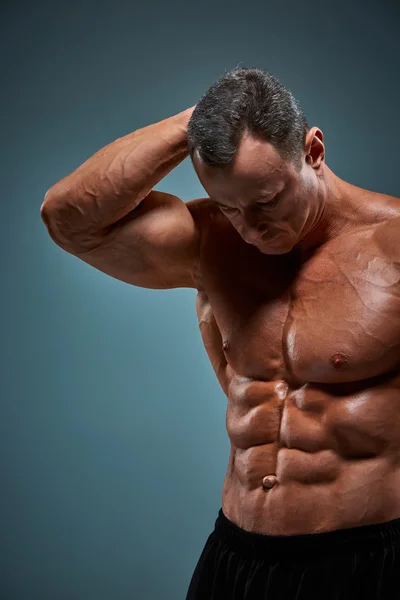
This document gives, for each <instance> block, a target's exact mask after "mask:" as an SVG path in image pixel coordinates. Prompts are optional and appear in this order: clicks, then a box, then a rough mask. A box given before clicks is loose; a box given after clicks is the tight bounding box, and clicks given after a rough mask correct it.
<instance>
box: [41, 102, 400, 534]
mask: <svg viewBox="0 0 400 600" xmlns="http://www.w3.org/2000/svg"><path fill="white" fill-rule="evenodd" d="M191 112H192V109H188V110H187V111H184V112H183V113H180V114H179V115H177V116H176V117H173V118H170V119H166V120H165V121H162V122H160V123H157V124H154V125H151V126H149V127H146V128H144V129H142V130H139V131H138V132H134V133H133V134H130V135H128V136H124V137H123V138H119V139H118V140H116V141H115V142H114V143H112V144H110V145H109V146H107V147H105V148H104V149H102V150H100V151H99V152H97V153H96V154H95V155H94V156H93V157H92V158H91V159H89V160H88V161H86V162H85V163H83V165H81V166H80V167H79V168H78V169H77V170H76V172H75V173H73V174H72V175H71V176H69V177H67V178H65V179H64V180H62V181H61V182H60V183H58V184H57V186H56V188H55V189H54V190H53V191H52V193H51V194H50V195H49V197H48V198H47V199H46V203H45V206H43V207H42V209H41V211H42V216H43V220H44V221H45V223H46V226H47V227H48V230H49V233H50V235H51V237H52V238H53V239H54V241H56V243H58V245H60V246H61V247H62V248H64V249H65V250H67V251H68V252H71V253H73V254H75V255H76V256H78V257H80V258H81V259H82V260H85V261H86V262H87V263H88V264H91V265H93V266H94V267H96V268H98V269H100V270H102V271H104V272H105V273H108V274H110V275H112V276H113V277H116V278H117V279H120V280H122V281H126V282H128V283H131V284H133V285H139V286H143V287H150V288H155V289H159V288H161V289H168V288H171V287H192V288H195V289H197V290H198V294H197V300H196V307H197V314H198V320H199V328H200V332H201V335H202V338H203V341H204V346H205V349H206V351H207V353H208V356H209V358H210V361H211V364H212V366H213V368H214V371H215V373H216V376H217V378H218V380H219V382H220V384H221V387H222V389H223V391H224V393H225V394H226V396H227V399H228V404H227V411H226V427H227V432H228V436H229V439H230V444H231V451H230V457H229V464H228V468H227V472H226V476H225V481H224V486H223V494H222V508H223V511H224V513H225V515H226V516H227V517H228V519H230V520H231V521H233V522H234V523H236V524H237V525H239V526H240V527H242V528H243V529H245V530H247V531H252V532H259V533H265V534H277V535H296V534H306V533H313V532H324V531H330V530H335V529H343V528H349V527H356V526H360V525H368V524H373V523H381V522H385V521H389V520H391V519H395V518H398V517H400V243H399V240H400V199H398V198H395V197H393V196H388V195H385V194H378V193H375V192H372V191H368V190H365V189H362V188H359V187H356V186H354V185H351V184H350V183H347V182H345V181H343V180H341V179H340V178H339V177H337V176H336V175H335V174H334V173H333V172H332V171H331V170H330V169H329V168H328V166H327V165H326V163H325V161H324V144H323V134H322V132H321V130H320V129H318V128H317V127H312V128H311V129H310V130H309V131H308V133H307V135H306V138H305V143H304V152H303V154H302V160H301V166H300V167H299V169H296V168H295V165H294V164H293V162H291V161H288V160H286V159H284V158H283V157H282V156H281V155H280V154H279V153H278V152H277V150H276V149H275V148H274V147H273V146H272V145H271V144H270V143H268V142H266V141H265V140H260V139H258V138H257V137H256V136H254V135H247V134H245V136H244V137H243V139H242V140H241V142H240V147H239V148H238V151H237V152H236V153H235V157H234V160H233V161H232V164H231V165H229V166H224V168H222V169H219V168H213V167H209V166H207V165H205V164H204V163H202V161H201V157H200V156H197V154H196V152H195V153H194V154H193V157H192V160H193V166H194V169H195V171H196V174H197V175H198V177H199V179H200V182H201V184H202V185H203V187H204V189H205V190H206V193H207V196H208V197H207V198H202V199H197V200H192V201H189V202H186V203H183V202H182V201H181V200H180V199H178V198H176V197H175V198H174V197H173V196H171V195H168V194H163V193H161V192H155V191H152V192H151V193H150V194H149V197H148V198H147V197H146V194H148V193H149V192H150V190H152V189H153V187H154V185H156V184H157V183H158V182H159V181H160V180H161V179H162V177H164V176H165V175H166V174H167V173H168V172H169V171H170V170H171V169H172V168H174V167H175V166H176V165H177V164H179V162H181V161H182V160H183V159H184V158H185V157H186V156H187V155H188V148H187V143H186V126H187V121H188V118H189V117H190V114H191ZM138 165H139V166H140V168H138ZM124 174H130V177H128V178H127V179H126V178H125V175H124ZM110 199H112V201H111V200H110ZM142 201H143V203H142V204H140V203H141V202H142ZM185 207H187V208H185ZM188 211H190V214H191V215H192V217H193V218H192V217H191V216H190V214H189V212H188Z"/></svg>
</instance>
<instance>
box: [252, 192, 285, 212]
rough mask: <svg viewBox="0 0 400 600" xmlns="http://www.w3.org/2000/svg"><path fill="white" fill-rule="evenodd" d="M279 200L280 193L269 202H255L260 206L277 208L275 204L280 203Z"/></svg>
mask: <svg viewBox="0 0 400 600" xmlns="http://www.w3.org/2000/svg"><path fill="white" fill-rule="evenodd" d="M278 202H279V194H277V195H276V196H275V198H274V199H273V200H270V201H269V202H256V203H255V204H256V205H257V206H258V207H260V208H263V209H264V208H266V209H269V208H275V206H276V205H277V204H278Z"/></svg>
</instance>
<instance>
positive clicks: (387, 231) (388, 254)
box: [374, 214, 400, 267]
mask: <svg viewBox="0 0 400 600" xmlns="http://www.w3.org/2000/svg"><path fill="white" fill-rule="evenodd" d="M374 239H375V242H376V243H377V244H378V246H379V247H380V249H381V250H382V253H383V255H384V257H385V258H386V259H387V260H389V261H390V262H394V263H396V264H398V266H399V267H400V214H399V215H397V216H395V217H392V218H391V219H388V220H387V221H385V222H383V223H380V224H379V226H378V227H376V229H375V231H374Z"/></svg>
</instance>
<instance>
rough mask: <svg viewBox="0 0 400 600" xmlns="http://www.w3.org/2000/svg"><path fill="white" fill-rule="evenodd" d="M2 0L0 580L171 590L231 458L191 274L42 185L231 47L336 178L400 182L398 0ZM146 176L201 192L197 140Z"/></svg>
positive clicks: (389, 186) (220, 65) (122, 598)
mask: <svg viewBox="0 0 400 600" xmlns="http://www.w3.org/2000/svg"><path fill="white" fill-rule="evenodd" d="M4 4H5V3H3V4H2V8H1V18H0V21H1V38H0V43H1V46H2V48H1V49H2V52H1V73H2V95H1V102H2V111H1V142H2V148H1V154H2V156H1V183H2V188H3V195H2V199H1V226H2V235H1V250H2V251H1V253H0V260H1V264H2V271H1V274H2V286H1V289H2V293H1V315H2V332H3V336H2V337H3V342H2V361H1V376H2V377H1V383H2V385H1V391H2V394H1V415H0V428H1V429H0V460H1V471H0V474H1V481H0V483H1V494H0V502H1V513H0V514H1V521H0V526H1V532H0V534H1V535H0V543H1V557H0V559H1V560H0V569H1V576H0V597H1V599H2V600H36V599H37V600H39V599H40V600H54V599H57V600H81V599H82V600H83V599H85V600H91V599H93V600H110V599H111V598H112V599H113V600H128V599H130V600H131V599H133V598H138V599H149V600H169V599H171V600H172V599H173V600H177V599H183V598H184V597H185V594H186V590H187V587H188V585H189V581H190V577H191V575H192V572H193V570H194V567H195V565H196V563H197V560H198V558H199V556H200V553H201V551H202V549H203V546H204V544H205V541H206V539H207V537H208V535H209V533H210V532H211V531H212V528H213V526H214V521H215V519H216V517H217V512H218V509H219V508H220V506H221V490H222V483H223V478H224V474H225V470H226V466H227V460H228V456H229V445H228V438H227V435H226V432H225V410H226V398H225V396H224V395H223V393H222V391H221V390H220V389H219V386H218V383H217V381H216V379H215V377H214V374H213V371H212V369H211V366H210V365H209V363H208V360H207V357H206V353H205V350H204V349H203V346H202V343H201V338H200V334H199V331H198V326H197V322H196V314H195V291H194V290H188V289H187V290H186V289H179V290H170V291H154V290H145V289H140V288H134V287H132V286H129V285H127V284H124V283H122V282H119V281H117V280H115V279H112V278H111V277H107V276H106V275H104V274H103V273H101V272H99V271H96V270H95V269H93V268H92V267H89V266H88V265H86V264H85V263H83V262H80V261H79V260H78V259H77V258H75V257H73V256H71V255H69V254H67V253H66V252H64V251H63V250H61V249H60V248H59V247H58V246H56V245H55V244H54V243H53V242H52V241H51V239H50V238H49V237H48V235H47V232H46V229H45V227H44V224H43V223H42V221H41V219H40V213H39V209H40V206H41V203H42V201H43V198H44V195H45V193H46V191H47V190H48V189H49V188H50V187H51V186H52V185H53V184H54V183H56V182H57V181H58V180H59V179H61V178H62V177H64V176H65V175H67V174H69V173H71V172H72V171H73V170H75V169H76V168H77V167H78V166H79V165H80V164H81V163H82V162H83V161H84V160H86V159H87V158H88V157H89V156H91V155H92V154H93V153H94V152H95V151H96V150H98V149H99V148H100V147H102V146H104V145H106V144H107V143H109V142H111V141H113V140H114V139H116V138H117V137H120V136H122V135H125V134H127V133H129V132H130V131H133V130H134V129H137V128H139V127H143V126H145V125H147V124H149V123H153V122H155V121H159V120H161V119H163V118H166V117H168V116H170V115H172V114H176V113H177V112H180V111H181V110H184V109H185V108H188V107H189V106H192V105H193V104H195V103H196V102H197V100H198V99H199V98H200V97H201V95H202V94H203V93H204V92H205V91H206V89H207V88H208V87H209V86H210V85H211V84H212V83H213V82H214V81H215V80H216V79H217V78H218V77H219V76H220V75H222V74H223V73H224V71H225V70H226V69H230V68H233V67H235V66H236V65H238V64H239V63H240V65H241V66H253V67H261V68H264V69H266V70H268V71H270V72H271V73H273V74H274V75H276V76H277V77H278V78H279V79H280V80H281V81H282V83H284V84H285V85H286V86H287V87H289V89H291V90H292V92H293V93H294V95H295V96H296V97H297V98H298V99H299V101H300V102H301V104H302V105H303V107H304V110H305V113H306V115H307V117H308V120H309V123H310V125H311V126H312V125H317V126H319V127H320V128H321V129H322V131H323V133H324V135H325V143H326V162H327V163H328V165H329V166H330V168H331V169H332V170H333V171H334V172H335V173H336V174H337V175H339V176H340V177H342V178H343V179H345V180H347V181H349V182H351V183H353V184H355V185H359V186H361V187H364V188H367V189H371V190H376V191H381V192H385V193H387V194H392V195H397V196H398V195H400V189H399V168H400V154H399V148H398V143H399V142H398V140H399V133H400V130H399V118H398V107H399V105H400V87H399V72H398V69H399V40H398V31H399V8H398V4H397V3H396V2H394V1H393V2H389V1H386V2H385V1H380V2H378V1H376V2H371V1H369V2H368V1H365V0H364V1H363V2H356V1H354V0H352V1H351V2H347V1H346V2H345V1H344V0H340V1H336V2H327V1H322V2H318V3H309V4H307V3H305V2H298V1H297V0H296V1H292V2H288V1H285V2H277V1H276V0H275V1H274V2H267V1H264V2H254V1H253V2H252V1H250V2H247V3H244V2H243V1H242V2H236V1H232V0H230V1H229V2H228V1H225V2H218V1H216V0H214V1H209V0H206V1H202V2H197V3H192V2H190V1H189V0H185V2H182V1H178V0H174V2H169V3H168V2H161V1H158V2H156V3H151V4H143V3H139V2H129V3H128V2H120V1H118V0H117V1H114V2H101V3H100V2H97V3H96V2H93V1H87V0H86V1H85V2H84V3H83V2H60V3H56V2H53V3H50V2H49V3H46V2H35V3H27V2H20V3H9V6H8V7H5V6H4ZM156 189H160V190H164V191H168V192H171V193H174V194H176V195H178V196H180V197H181V198H182V199H184V200H189V199H191V198H196V197H199V196H203V195H204V190H203V188H202V187H201V185H200V183H199V182H198V180H197V179H196V176H195V173H194V171H193V169H192V167H191V164H190V161H189V160H188V159H187V160H185V161H184V163H182V164H181V165H179V167H178V168H177V169H176V170H175V171H173V172H172V173H171V174H170V175H168V177H166V179H164V180H163V181H162V182H160V184H159V185H158V186H157V188H156Z"/></svg>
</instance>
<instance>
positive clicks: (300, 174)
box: [188, 68, 325, 254]
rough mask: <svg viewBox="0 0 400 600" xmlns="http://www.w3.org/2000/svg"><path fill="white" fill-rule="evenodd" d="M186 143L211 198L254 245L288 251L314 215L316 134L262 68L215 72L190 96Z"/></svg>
mask: <svg viewBox="0 0 400 600" xmlns="http://www.w3.org/2000/svg"><path fill="white" fill-rule="evenodd" d="M188 144H189V149H190V155H191V158H192V162H193V166H194V168H195V171H196V173H197V175H198V177H199V179H200V182H201V183H202V185H203V187H204V189H205V190H206V192H207V193H208V195H209V197H210V198H211V200H213V201H214V202H216V203H217V204H218V205H219V206H220V209H221V211H222V212H223V213H224V214H225V215H226V217H227V218H228V219H229V220H230V221H231V223H232V225H233V226H234V227H235V228H236V229H237V231H238V232H239V234H240V235H241V236H242V238H243V239H244V240H245V241H247V242H248V243H250V244H253V245H255V246H256V247H257V248H259V250H260V251H261V252H263V253H265V254H282V253H285V252H289V251H290V250H291V249H292V248H293V246H294V245H296V244H297V243H298V242H299V241H300V240H301V239H303V238H304V237H305V236H306V235H307V234H308V233H309V232H310V230H311V229H312V228H313V227H314V226H315V225H316V223H317V222H318V220H319V219H320V217H321V213H322V209H323V204H324V198H325V186H324V178H323V171H322V168H323V166H324V163H323V158H324V144H323V134H322V132H321V130H320V129H318V128H317V127H313V128H312V129H310V127H309V126H308V123H307V121H306V118H305V116H304V114H303V111H302V109H301V108H300V105H299V104H298V102H297V101H296V100H295V98H294V97H293V95H292V94H291V93H290V91H288V90H287V89H286V88H285V87H284V86H283V85H282V84H281V83H280V82H279V81H278V80H277V79H276V78H275V77H274V76H272V75H270V74H269V73H266V72H265V71H262V70H261V69H247V68H237V69H234V70H233V71H231V72H230V73H227V74H225V75H224V76H222V77H221V78H220V79H219V80H218V81H217V82H216V83H215V84H213V85H212V86H211V87H210V89H209V90H208V91H207V92H206V93H205V95H204V96H203V97H202V98H201V99H200V101H199V102H198V103H197V105H196V107H195V109H194V111H193V113H192V116H191V118H190V120H189V124H188Z"/></svg>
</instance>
